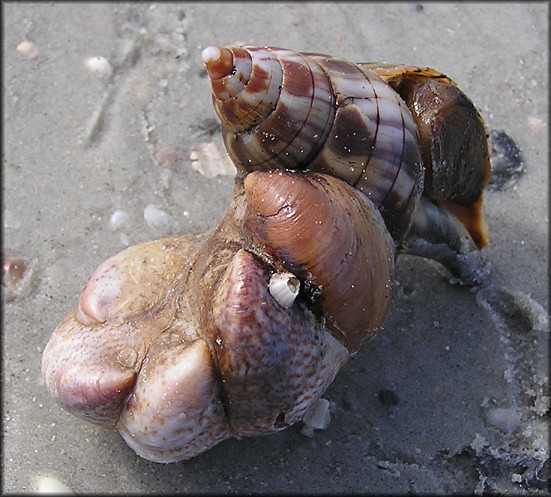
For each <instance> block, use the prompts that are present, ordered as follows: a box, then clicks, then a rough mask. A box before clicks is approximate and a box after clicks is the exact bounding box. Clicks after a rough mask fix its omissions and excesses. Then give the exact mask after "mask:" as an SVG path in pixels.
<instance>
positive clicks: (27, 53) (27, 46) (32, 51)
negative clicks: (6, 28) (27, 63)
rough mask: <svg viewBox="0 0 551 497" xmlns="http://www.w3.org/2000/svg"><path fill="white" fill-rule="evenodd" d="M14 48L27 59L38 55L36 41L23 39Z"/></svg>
mask: <svg viewBox="0 0 551 497" xmlns="http://www.w3.org/2000/svg"><path fill="white" fill-rule="evenodd" d="M16 50H17V51H18V52H19V53H20V54H21V55H22V56H23V57H26V58H27V59H34V58H35V57H36V56H37V55H38V47H37V46H36V43H33V42H32V41H29V40H23V41H22V42H21V43H19V45H17V48H16Z"/></svg>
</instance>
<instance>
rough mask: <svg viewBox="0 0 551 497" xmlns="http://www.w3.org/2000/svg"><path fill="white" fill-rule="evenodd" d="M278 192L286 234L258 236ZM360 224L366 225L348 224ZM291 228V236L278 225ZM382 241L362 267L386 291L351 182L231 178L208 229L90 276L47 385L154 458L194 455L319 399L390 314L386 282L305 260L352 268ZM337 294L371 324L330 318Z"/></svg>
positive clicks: (382, 236)
mask: <svg viewBox="0 0 551 497" xmlns="http://www.w3.org/2000/svg"><path fill="white" fill-rule="evenodd" d="M274 181H275V183H274ZM267 182H268V183H270V184H271V185H272V186H274V184H275V188H271V189H268V188H266V184H267ZM313 185H316V186H315V187H313ZM320 185H322V187H321V188H320ZM279 192H288V193H286V195H287V197H286V198H287V203H288V205H287V207H286V209H287V210H286V216H287V220H288V222H289V223H290V225H289V226H287V227H285V226H279V228H278V229H279V230H280V233H281V234H282V237H281V240H278V239H277V238H278V237H277V236H276V237H275V238H274V234H273V233H271V234H270V237H269V238H268V237H267V238H266V239H263V238H262V230H260V231H259V232H258V233H254V236H253V233H251V231H250V230H251V229H252V228H251V227H252V226H254V225H257V226H260V225H264V226H267V227H269V226H271V222H272V221H273V220H274V219H275V218H273V217H272V216H270V215H266V214H264V213H263V208H262V205H263V203H264V202H268V203H270V204H272V205H275V203H274V202H276V201H277V199H280V198H281V195H280V193H279ZM289 192H290V193H289ZM314 193H315V194H314ZM299 200H300V201H299ZM320 202H321V203H322V204H323V203H327V205H329V206H331V210H332V211H333V214H332V215H333V216H334V219H333V218H331V219H333V220H332V221H331V224H330V225H329V226H323V228H324V229H322V230H320V231H319V234H320V237H321V239H320V240H319V241H318V242H317V243H316V244H315V246H314V248H315V250H308V251H306V252H304V250H303V248H304V244H303V238H304V239H308V240H310V239H312V238H313V239H316V230H317V229H318V228H319V227H320V225H319V224H318V223H319V221H318V220H317V218H316V217H315V216H312V215H311V209H312V208H314V209H315V208H317V207H319V204H320ZM294 219H295V220H297V222H298V221H299V220H300V222H298V224H297V222H294V221H293V220H294ZM309 219H310V221H308V220H309ZM258 223H260V225H258ZM364 224H365V225H371V224H374V225H375V226H374V227H373V229H371V230H365V229H359V230H358V229H356V228H357V227H358V225H364ZM301 226H302V227H301ZM331 226H334V227H336V226H339V227H340V229H334V228H331ZM328 227H329V229H327V228H328ZM286 230H291V231H293V230H294V231H293V233H294V234H292V235H289V234H287V235H285V236H283V235H284V233H283V232H284V231H286ZM274 240H275V241H274ZM310 241H311V240H310ZM274 243H275V245H274ZM328 247H331V250H328ZM351 247H355V248H354V249H353V251H352V252H351ZM276 249H277V250H276ZM377 251H379V252H381V253H382V259H381V260H382V261H385V264H382V265H381V267H380V268H377V267H376V265H375V267H374V269H373V271H372V273H370V274H371V275H372V276H375V275H378V276H380V278H381V279H382V281H383V283H382V285H383V286H387V285H388V287H389V289H391V285H392V279H393V278H392V270H393V248H392V242H391V238H390V235H389V234H388V231H387V230H386V228H385V226H384V222H383V221H382V219H381V217H380V214H379V213H378V212H377V210H376V208H375V206H374V205H373V204H372V203H371V202H370V201H369V200H368V199H367V198H366V197H364V196H363V195H362V194H361V193H359V192H357V191H356V190H354V189H353V188H352V187H350V186H348V185H347V184H346V183H344V182H342V181H340V180H337V179H334V178H331V177H329V176H324V175H318V176H316V175H304V174H297V173H290V172H288V173H277V174H276V175H275V177H272V174H271V173H270V172H256V173H251V174H250V175H249V176H248V177H247V179H246V186H245V185H244V182H243V181H242V180H238V181H237V183H236V187H235V192H234V200H233V202H232V205H231V206H230V209H229V211H228V213H227V214H226V216H225V217H224V219H223V220H222V222H221V223H220V225H219V227H218V228H217V229H216V230H214V231H213V232H212V233H209V234H205V235H200V236H198V237H181V238H166V239H161V240H156V241H152V242H148V243H144V244H141V245H137V246H134V247H131V248H129V249H127V250H125V251H123V252H121V253H120V254H118V255H115V256H114V257H111V258H109V259H108V260H107V261H105V262H104V263H103V264H101V265H100V266H99V267H98V268H97V269H96V270H95V271H94V272H93V273H92V275H91V276H90V278H89V280H88V282H87V283H86V285H85V286H84V288H83V290H82V293H81V296H80V299H79V305H78V307H77V308H76V309H75V310H74V311H72V312H71V313H70V314H69V315H68V316H67V317H66V319H65V320H64V321H63V322H62V323H61V324H60V325H59V326H58V327H57V329H56V330H55V331H54V333H53V335H52V337H51V339H50V341H49V343H48V344H47V346H46V348H45V350H44V354H43V360H42V375H43V377H44V381H45V384H46V388H47V389H48V391H49V392H50V394H51V395H52V396H53V397H54V398H55V399H56V400H57V401H58V402H59V403H60V404H61V405H62V406H63V407H64V408H65V409H67V410H68V411H69V412H71V413H73V414H75V415H77V416H80V417H83V418H85V419H87V420H89V421H93V422H95V423H99V424H103V425H110V426H114V427H116V428H117V429H118V430H119V431H120V433H121V435H122V436H123V437H124V439H125V440H126V442H127V443H128V445H130V446H131V447H132V448H133V449H134V450H135V451H136V452H137V453H138V454H139V455H141V456H142V457H145V458H147V459H150V460H152V461H157V462H172V461H177V460H181V459H188V458H190V457H194V456H196V455H198V454H200V453H201V452H204V451H205V450H207V449H209V448H210V447H212V446H213V445H215V444H217V443H219V442H220V441H222V440H224V439H225V438H228V437H231V436H238V437H240V436H250V435H260V434H266V433H270V432H274V431H278V430H281V429H284V428H285V427H287V426H289V425H290V424H293V423H295V422H297V421H298V420H300V419H301V418H302V416H303V415H304V413H305V412H306V410H307V409H308V408H309V407H310V406H312V405H313V404H314V403H315V402H316V401H317V400H318V399H319V398H320V396H321V395H322V394H323V392H324V391H325V390H326V388H327V387H328V386H329V385H330V384H331V382H332V381H333V379H334V378H335V376H336V374H337V372H338V371H339V369H340V368H341V367H342V365H343V364H344V363H345V362H346V360H347V359H348V357H349V356H350V355H351V354H352V353H354V352H355V351H356V350H357V348H358V347H359V344H360V343H361V342H362V341H363V339H358V338H357V337H358V336H360V335H361V334H365V337H371V336H372V335H373V334H374V332H375V331H376V330H377V329H378V328H379V327H380V326H381V324H382V321H383V320H384V317H386V313H387V312H388V299H389V295H390V294H389V293H388V292H387V293H385V295H384V296H383V298H382V299H381V301H382V302H381V303H379V302H378V301H377V299H376V298H375V299H374V300H373V298H372V295H371V294H370V293H369V288H367V287H365V286H364V283H362V282H361V281H358V280H357V279H353V280H350V281H348V280H347V279H346V278H344V279H343V278H337V277H335V278H334V282H330V281H326V280H323V279H322V278H321V277H320V274H319V271H318V270H317V269H314V268H316V267H317V265H318V264H321V266H322V267H323V265H324V264H329V263H330V262H331V261H333V263H334V264H335V267H336V268H342V271H343V274H354V271H353V270H352V267H356V266H357V265H358V264H359V267H364V266H362V264H364V265H365V263H371V262H372V261H373V260H377V259H376V258H375V259H372V257H371V255H372V254H373V252H377ZM305 254H306V255H305ZM324 258H325V259H324ZM318 259H320V260H321V261H322V262H320V260H318ZM329 259H331V261H329ZM324 260H325V262H323V261H324ZM298 262H300V264H301V269H300V274H299V275H298V277H299V278H300V280H301V289H302V290H301V292H300V293H299V295H298V297H297V299H296V300H295V301H294V303H293V304H292V305H291V306H290V307H288V308H287V307H284V306H282V305H280V303H278V301H276V300H275V299H274V297H273V296H272V295H271V293H270V291H269V281H270V277H271V275H272V274H273V273H275V272H282V271H285V268H286V266H289V265H293V264H295V265H296V264H297V263H298ZM309 268H312V272H310V271H309ZM316 280H319V281H316ZM332 284H333V285H334V286H338V287H339V288H331V285H332ZM365 284H366V285H370V284H371V277H370V278H369V279H366V281H365ZM350 288H352V291H351V290H350ZM389 291H390V290H389ZM339 296H341V298H344V297H345V298H346V299H350V302H349V303H348V304H347V305H348V306H350V307H349V309H350V312H351V313H354V312H355V311H354V309H358V311H359V310H362V312H363V311H365V309H366V308H371V309H372V311H373V312H374V313H375V315H377V316H378V318H377V320H376V322H370V327H367V326H366V324H365V322H363V321H362V326H364V327H365V329H363V328H362V329H360V330H358V329H350V330H347V329H344V328H343V326H344V325H342V323H340V324H339V323H335V322H332V321H331V319H330V316H331V313H329V312H328V310H330V309H334V308H339V307H340V305H336V306H335V303H333V302H332V300H333V299H335V298H339ZM325 297H326V298H325ZM374 305H375V306H376V305H382V306H383V307H382V309H383V310H382V312H381V311H380V310H376V309H375V308H374V307H373V306H374ZM370 306H371V307H370ZM331 312H333V311H331ZM330 321H331V323H329V322H330ZM354 323H355V324H354V326H356V327H357V326H358V325H357V322H356V321H354ZM329 324H331V326H329ZM348 333H350V334H352V335H353V336H354V337H355V338H354V340H352V341H350V342H351V343H352V342H353V344H354V346H353V347H352V346H351V345H350V343H348V342H349V340H348V339H347V334H348Z"/></svg>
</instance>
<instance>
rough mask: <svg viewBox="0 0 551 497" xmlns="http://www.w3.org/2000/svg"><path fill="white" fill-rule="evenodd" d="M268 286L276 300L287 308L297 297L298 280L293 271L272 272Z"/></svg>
mask: <svg viewBox="0 0 551 497" xmlns="http://www.w3.org/2000/svg"><path fill="white" fill-rule="evenodd" d="M268 288H269V290H270V294H271V295H272V297H273V298H274V299H275V300H276V302H277V303H278V304H279V305H280V306H281V307H284V308H286V309H288V308H289V307H291V306H292V305H293V302H294V301H295V299H296V298H297V295H298V291H299V290H300V281H299V279H298V278H297V277H296V276H295V275H294V274H293V273H274V274H272V277H271V278H270V284H269V286H268Z"/></svg>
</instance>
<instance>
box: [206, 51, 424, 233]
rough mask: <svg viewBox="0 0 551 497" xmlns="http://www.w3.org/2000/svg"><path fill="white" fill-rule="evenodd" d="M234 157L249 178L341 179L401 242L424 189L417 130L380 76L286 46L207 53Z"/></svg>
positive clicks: (217, 104) (226, 139)
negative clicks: (305, 174)
mask: <svg viewBox="0 0 551 497" xmlns="http://www.w3.org/2000/svg"><path fill="white" fill-rule="evenodd" d="M203 60H204V61H205V63H206V64H207V69H208V71H209V75H210V77H211V81H212V89H213V96H214V98H213V101H214V107H215V110H216V112H217V114H218V116H219V118H220V120H221V122H222V132H223V137H224V142H225V144H226V148H227V151H228V153H229V155H230V157H231V158H232V160H233V161H234V163H235V164H236V166H237V167H238V169H241V170H242V171H245V172H249V171H254V170H258V169H293V170H304V169H308V170H311V171H319V172H324V173H327V174H331V175H333V176H335V177H338V178H340V179H342V180H343V181H346V182H347V183H348V184H350V185H352V186H355V187H356V188H357V189H358V190H360V191H361V192H363V193H365V194H366V195H367V196H368V198H369V199H370V200H372V201H373V202H374V203H375V205H376V206H377V207H378V208H379V209H380V211H381V213H382V215H383V217H384V219H385V221H386V223H387V227H388V229H389V231H390V232H391V234H392V236H393V238H394V239H395V240H396V241H397V242H398V243H399V242H400V241H401V240H402V239H403V237H404V235H405V233H406V232H407V230H408V228H409V224H410V219H411V214H412V212H413V210H414V209H415V205H416V202H417V199H418V198H419V196H420V195H421V192H422V189H423V167H422V161H421V156H420V150H419V138H418V134H417V128H416V126H415V123H414V121H413V119H412V116H411V113H410V112H409V110H408V108H407V106H406V105H405V103H404V102H403V101H402V99H401V98H400V97H399V96H398V95H397V94H396V92H395V91H393V90H392V89H391V88H390V87H389V86H388V85H387V84H386V83H385V82H384V81H383V80H382V79H381V78H379V77H378V76H377V75H376V74H375V73H374V72H372V71H367V70H366V71H363V70H362V68H361V66H358V65H355V64H352V63H350V62H347V61H345V60H342V59H336V58H333V57H328V56H324V55H316V54H301V53H297V52H292V51H290V50H284V49H279V48H253V47H246V48H216V47H210V48H208V49H206V50H205V51H204V52H203Z"/></svg>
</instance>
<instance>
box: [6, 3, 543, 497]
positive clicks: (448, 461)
mask: <svg viewBox="0 0 551 497" xmlns="http://www.w3.org/2000/svg"><path fill="white" fill-rule="evenodd" d="M2 8H3V47H2V49H3V69H4V71H3V92H4V93H3V125H4V126H3V133H4V135H3V165H2V173H3V175H2V179H3V185H2V186H3V209H2V221H3V235H4V236H3V258H4V260H7V261H12V262H13V261H14V260H16V259H21V260H23V261H26V263H27V264H28V266H27V271H26V273H25V274H24V275H23V279H22V282H21V284H20V286H17V285H15V286H14V284H13V282H8V286H7V287H5V288H3V290H4V300H3V303H2V307H3V309H2V311H3V312H2V314H3V326H2V344H3V357H2V373H3V374H2V382H3V384H2V394H3V395H2V402H3V405H2V407H3V410H2V416H3V419H2V427H3V432H2V434H3V440H2V441H3V443H2V449H3V461H2V486H3V492H4V493H29V492H34V491H37V490H39V489H42V490H44V489H45V488H51V486H52V485H54V484H55V482H58V484H61V483H62V484H63V485H65V486H66V487H67V488H69V489H71V490H72V491H73V492H76V493H91V492H99V493H133V492H136V493H141V494H143V493H163V492H167V493H168V492H170V493H180V492H181V493H193V494H195V493H216V494H221V493H229V494H232V493H238V494H242V493H243V494H245V493H266V494H267V493H279V494H283V493H285V494H292V493H309V494H318V493H324V494H327V493H331V494H336V493H365V494H368V493H374V494H375V493H376V494H381V493H391V494H406V493H439V494H443V493H485V492H488V493H492V492H499V493H514V494H542V495H543V494H545V493H547V492H548V490H549V489H548V478H549V462H548V457H549V432H548V422H549V385H548V368H549V361H548V359H549V358H548V352H549V348H548V347H549V329H548V298H549V293H548V292H549V289H548V283H547V277H548V251H549V247H548V227H549V210H548V197H549V191H548V176H549V172H548V171H549V165H548V157H549V155H548V133H549V130H548V116H549V108H548V97H549V86H548V70H549V68H548V56H549V54H548V50H549V47H548V40H549V37H548V21H549V6H548V4H547V3H543V2H542V3H530V2H527V3H520V2H519V3H466V4H462V3H461V4H460V3H426V4H422V3H421V4H417V3H394V2H390V3H384V4H383V3H325V2H323V3H292V4H291V3H267V4H261V3H242V4H240V3H211V2H209V3H204V4H201V3H177V4H176V3H159V4H148V3H144V4H142V3H129V4H126V3H109V4H108V3H16V2H5V3H3V5H2ZM235 44H248V45H257V46H263V45H272V46H282V47H286V48H290V49H293V50H297V51H316V52H322V53H328V54H332V55H335V56H339V57H343V58H347V59H349V60H352V61H356V62H365V61H388V62H399V63H407V64H413V65H419V66H430V67H434V68H436V69H438V70H440V71H442V72H444V73H446V74H448V75H449V76H451V77H452V78H454V79H455V80H456V81H457V82H458V83H459V85H460V86H461V88H462V89H463V90H464V91H465V93H466V94H467V95H469V97H470V98H471V99H472V100H473V102H474V103H475V105H476V106H477V108H478V109H479V110H480V112H481V114H482V115H483V116H484V118H485V120H486V122H487V125H488V128H489V129H490V130H503V131H504V132H505V133H506V134H507V135H508V136H510V137H511V138H512V139H513V140H514V141H515V143H516V144H517V145H518V147H519V148H520V150H521V152H522V159H523V162H524V165H525V173H524V174H523V175H522V176H521V177H520V178H518V179H517V180H516V181H515V182H512V183H511V184H510V185H508V186H506V187H505V188H503V189H501V190H498V191H490V192H487V194H486V196H485V201H486V210H487V214H488V219H489V225H490V233H491V242H490V244H489V246H488V247H487V249H485V256H486V258H487V260H488V261H489V262H490V263H491V266H492V273H491V279H490V281H489V282H487V283H486V284H484V285H483V286H482V287H480V288H476V289H469V288H466V287H463V286H458V285H452V284H450V282H449V281H448V279H447V278H446V277H445V276H444V275H443V274H442V273H441V272H440V271H439V270H438V268H436V267H435V265H434V264H432V263H430V262H428V261H425V260H422V259H419V258H414V257H405V256H403V257H402V256H401V257H399V258H398V261H397V266H396V275H395V277H396V285H395V289H394V296H393V304H392V310H391V313H390V315H389V317H388V319H387V321H386V324H385V328H384V330H383V332H381V333H380V334H379V335H378V336H377V337H376V338H375V339H374V340H373V341H371V342H370V343H368V344H367V345H366V346H365V347H364V348H363V349H362V350H361V351H360V352H359V353H358V354H357V355H356V356H355V357H354V358H353V359H352V360H350V361H349V362H348V364H347V365H346V366H345V367H344V368H343V370H342V371H341V372H340V374H339V375H338V377H337V379H336V380H335V382H334V383H333V384H332V385H331V387H330V388H329V389H328V391H327V392H326V393H325V395H324V398H326V399H327V400H328V401H329V402H330V412H331V422H330V424H329V426H328V427H327V428H326V429H325V430H317V431H315V432H314V435H313V436H312V437H307V436H305V435H303V434H302V433H301V428H302V427H301V424H300V423H299V424H297V425H295V426H292V427H290V428H289V429H287V430H285V431H282V432H280V433H277V434H274V435H269V436H265V437H258V438H246V439H242V440H236V439H231V440H227V441H224V442H222V443H221V444H219V445H217V446H216V447H214V448H213V449H211V450H210V451H208V452H206V453H204V454H203V455H200V456H198V457H197V458H195V459H192V460H189V461H184V462H180V463H175V464H168V465H163V464H156V463H152V462H149V461H146V460H144V459H142V458H140V457H138V456H137V455H136V454H135V453H134V452H133V451H132V450H131V449H130V448H129V447H128V446H127V445H126V444H125V443H124V441H123V439H122V438H121V437H120V436H119V434H118V433H117V432H115V431H110V430H108V429H105V428H102V427H98V426H95V425H93V424H91V423H88V422H85V421H83V420H80V419H77V418H75V417H73V416H71V415H69V414H67V413H66V412H65V411H63V410H62V409H61V408H60V407H59V406H58V405H56V403H55V402H54V401H53V400H52V399H51V398H50V397H49V396H48V394H47V392H46V390H45V388H44V385H43V381H42V379H41V377H40V361H41V354H42V351H43V349H44V347H45V345H46V343H47V341H48V339H49V337H50V335H51V333H52V331H53V330H54V329H55V327H56V326H57V324H58V323H60V322H61V320H62V319H63V318H64V316H65V315H66V314H67V313H68V312H69V311H70V310H71V309H72V308H73V307H74V306H75V305H76V303H77V298H78V295H79V292H80V290H81V288H82V286H83V284H84V283H85V281H86V279H87V278H88V276H89V275H90V273H91V272H92V271H93V270H94V269H95V268H96V267H97V266H98V265H99V264H100V263H101V262H102V261H104V260H105V259H107V258H108V257H109V256H111V255H114V254H116V253H118V252H120V251H121V250H123V249H124V248H126V247H127V246H130V245H134V244H137V243H140V242H145V241H148V240H153V239H156V238H161V237H163V236H173V235H180V234H198V233H202V232H205V231H207V230H210V229H212V228H214V227H215V226H216V225H217V223H218V221H219V220H220V219H221V217H222V216H223V214H224V212H225V211H226V209H227V207H228V205H229V202H230V198H231V192H232V187H233V176H232V174H231V171H219V172H222V173H223V174H218V175H215V176H213V175H210V174H208V172H207V171H204V170H202V169H200V168H199V169H200V170H198V169H197V168H195V167H193V165H192V161H191V159H190V155H191V154H192V152H193V151H201V150H202V149H201V144H202V143H208V142H211V141H213V140H217V139H218V135H219V132H218V122H217V120H216V116H215V113H214V110H213V108H212V103H211V95H210V87H209V84H208V80H207V78H206V73H205V70H204V68H203V65H202V62H201V58H200V54H201V51H202V49H203V48H205V47H207V46H209V45H235ZM98 57H99V58H98ZM144 213H145V217H144ZM16 279H17V278H16ZM8 300H9V301H8ZM48 478H50V479H48ZM52 482H53V483H52ZM48 485H50V487H48Z"/></svg>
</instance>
